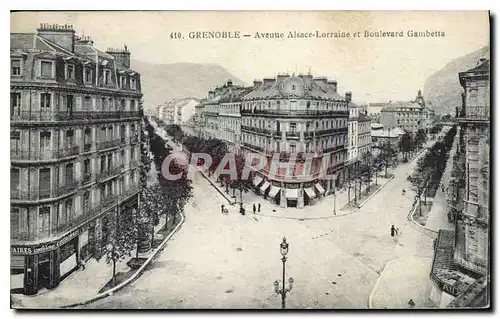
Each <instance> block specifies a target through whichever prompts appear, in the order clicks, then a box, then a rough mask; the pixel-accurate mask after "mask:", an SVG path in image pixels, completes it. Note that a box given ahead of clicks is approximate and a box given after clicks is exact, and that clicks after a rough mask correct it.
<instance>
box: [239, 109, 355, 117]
mask: <svg viewBox="0 0 500 319" xmlns="http://www.w3.org/2000/svg"><path fill="white" fill-rule="evenodd" d="M241 113H242V114H255V115H278V116H292V117H297V116H306V117H307V116H340V117H347V116H348V115H349V111H347V110H346V111H327V110H295V111H293V110H255V111H252V110H241Z"/></svg>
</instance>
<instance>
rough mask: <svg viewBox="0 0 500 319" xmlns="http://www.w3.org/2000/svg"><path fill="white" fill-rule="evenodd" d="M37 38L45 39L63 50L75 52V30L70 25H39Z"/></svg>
mask: <svg viewBox="0 0 500 319" xmlns="http://www.w3.org/2000/svg"><path fill="white" fill-rule="evenodd" d="M37 31H38V36H39V37H42V38H44V39H47V40H49V41H51V42H54V43H55V44H57V45H59V46H60V47H63V48H64V49H66V50H68V51H71V52H75V30H74V29H73V26H72V25H68V24H65V25H59V24H48V23H42V24H40V28H38V29H37Z"/></svg>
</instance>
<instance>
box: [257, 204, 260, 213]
mask: <svg viewBox="0 0 500 319" xmlns="http://www.w3.org/2000/svg"><path fill="white" fill-rule="evenodd" d="M257 211H258V212H259V213H260V203H259V206H258V207H257Z"/></svg>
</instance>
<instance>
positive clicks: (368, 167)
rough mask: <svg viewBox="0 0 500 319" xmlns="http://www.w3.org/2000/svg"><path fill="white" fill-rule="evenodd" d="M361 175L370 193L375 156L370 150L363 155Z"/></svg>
mask: <svg viewBox="0 0 500 319" xmlns="http://www.w3.org/2000/svg"><path fill="white" fill-rule="evenodd" d="M360 176H361V178H362V181H364V182H365V184H366V186H367V188H366V193H367V194H368V192H369V191H370V183H371V181H372V177H373V157H372V154H371V153H369V152H365V153H363V154H362V156H361V167H360Z"/></svg>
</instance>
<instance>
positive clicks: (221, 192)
mask: <svg viewBox="0 0 500 319" xmlns="http://www.w3.org/2000/svg"><path fill="white" fill-rule="evenodd" d="M198 172H200V173H201V175H202V176H203V177H204V178H205V179H206V180H207V181H209V182H210V184H211V185H212V186H213V187H214V188H215V189H216V190H217V191H218V192H219V194H221V195H222V197H224V198H225V199H226V200H227V201H228V202H229V205H234V204H235V203H236V200H234V201H233V199H232V198H229V197H228V196H227V195H226V194H224V192H223V191H221V190H220V189H219V187H217V185H216V184H215V183H214V182H213V181H212V180H211V179H210V177H208V176H207V175H206V174H205V172H203V171H201V170H199V169H198Z"/></svg>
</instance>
